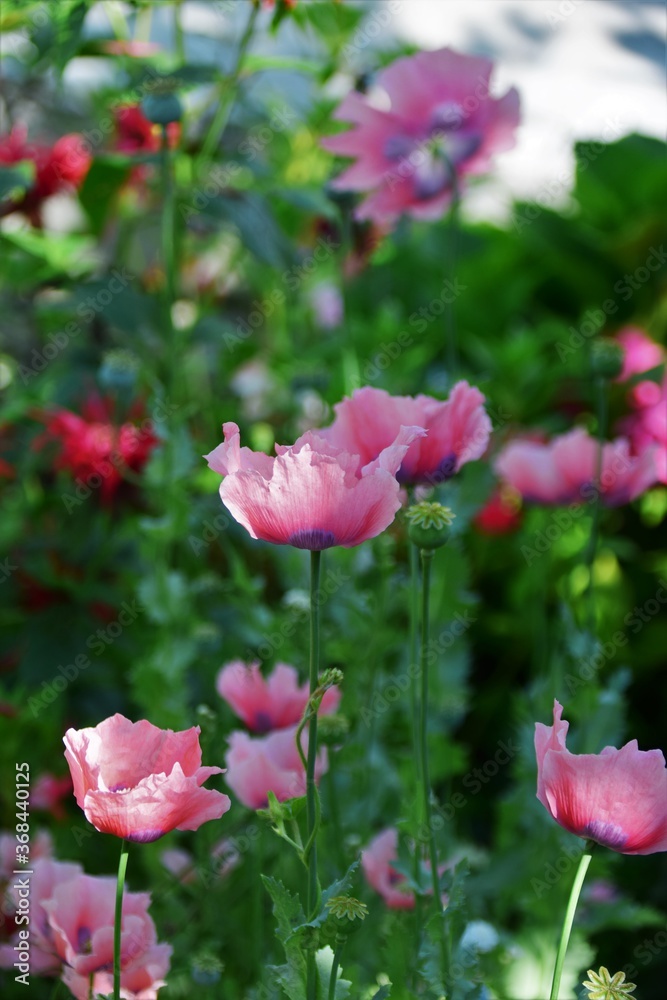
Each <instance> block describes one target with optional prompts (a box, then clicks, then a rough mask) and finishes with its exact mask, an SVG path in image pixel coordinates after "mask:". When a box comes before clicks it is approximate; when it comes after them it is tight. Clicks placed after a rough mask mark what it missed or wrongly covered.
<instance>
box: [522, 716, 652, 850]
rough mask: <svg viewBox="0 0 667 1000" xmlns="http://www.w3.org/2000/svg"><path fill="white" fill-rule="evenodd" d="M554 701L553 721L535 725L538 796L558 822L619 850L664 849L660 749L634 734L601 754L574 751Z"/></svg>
mask: <svg viewBox="0 0 667 1000" xmlns="http://www.w3.org/2000/svg"><path fill="white" fill-rule="evenodd" d="M562 712H563V707H562V705H560V704H559V703H558V702H557V701H554V722H553V726H545V725H543V724H542V723H541V722H538V723H536V725H535V753H536V755H537V797H538V799H539V800H540V802H541V803H542V805H543V806H544V807H545V809H546V810H547V811H548V812H549V813H550V814H551V816H553V818H554V819H555V820H556V822H557V823H560V825H561V826H562V827H564V828H565V829H566V830H569V831H570V833H575V834H576V835H577V836H578V837H583V838H584V839H585V840H594V841H595V842H596V843H598V844H602V845H603V847H608V848H609V849H610V850H612V851H618V853H619V854H655V853H656V852H657V851H667V769H665V758H664V756H663V755H662V752H661V751H660V750H639V749H638V747H637V740H631V741H630V742H629V743H626V744H625V746H624V747H621V749H620V750H617V749H616V748H615V747H605V748H604V750H603V751H602V752H601V753H599V754H593V753H585V754H573V753H570V751H569V750H568V749H567V747H566V746H565V738H566V736H567V731H568V728H569V723H568V722H563V721H562V720H561V715H562Z"/></svg>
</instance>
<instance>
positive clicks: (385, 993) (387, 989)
mask: <svg viewBox="0 0 667 1000" xmlns="http://www.w3.org/2000/svg"><path fill="white" fill-rule="evenodd" d="M391 987H392V984H391V983H385V984H384V986H381V987H380V989H379V990H378V991H377V993H374V994H373V996H372V997H371V1000H387V997H389V996H391Z"/></svg>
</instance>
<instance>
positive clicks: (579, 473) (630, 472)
mask: <svg viewBox="0 0 667 1000" xmlns="http://www.w3.org/2000/svg"><path fill="white" fill-rule="evenodd" d="M597 449H598V444H597V441H596V440H595V438H592V437H590V436H589V435H588V434H587V433H586V431H584V430H582V429H581V428H576V429H575V430H573V431H569V432H568V433H567V434H562V435H561V436H560V437H555V438H553V439H552V440H551V441H550V442H548V443H546V444H541V443H539V442H536V441H524V440H519V439H517V440H514V441H511V442H510V443H509V444H508V445H506V447H505V448H503V450H502V451H501V452H500V454H499V455H498V457H497V458H496V461H495V470H496V472H497V473H498V475H499V476H500V477H501V479H502V480H503V481H504V482H505V483H506V484H507V485H508V486H511V487H512V488H513V489H515V490H516V491H517V493H520V494H521V496H522V497H523V499H524V500H526V501H528V502H532V503H539V504H548V505H554V506H558V505H563V504H571V503H576V504H579V503H584V502H586V503H589V502H591V501H593V500H595V499H596V497H597V494H598V489H597V486H596V471H597ZM655 481H656V467H655V455H654V452H653V450H652V449H648V450H646V451H644V452H643V453H642V454H641V455H638V456H633V455H632V453H631V449H630V443H629V441H628V440H627V439H626V438H617V439H616V440H615V441H610V442H608V443H607V444H605V445H604V446H603V449H602V472H601V476H600V490H599V494H600V500H601V502H602V503H603V504H605V505H606V506H608V507H617V506H619V505H620V504H625V503H629V502H630V501H631V500H634V499H635V497H638V496H639V495H640V494H641V493H643V492H644V491H645V490H647V489H648V488H649V486H652V485H653V483H655Z"/></svg>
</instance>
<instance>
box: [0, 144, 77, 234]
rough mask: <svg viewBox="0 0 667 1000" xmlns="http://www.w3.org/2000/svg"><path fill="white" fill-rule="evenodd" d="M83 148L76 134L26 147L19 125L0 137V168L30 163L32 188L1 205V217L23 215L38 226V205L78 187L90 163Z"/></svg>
mask: <svg viewBox="0 0 667 1000" xmlns="http://www.w3.org/2000/svg"><path fill="white" fill-rule="evenodd" d="M87 145H88V144H87V143H86V140H85V139H84V138H83V136H81V135H78V134H77V133H71V134H69V135H63V136H61V138H60V139H57V140H56V141H55V142H54V144H53V145H52V146H43V145H39V144H36V143H30V142H28V137H27V129H26V128H25V127H24V126H21V125H17V126H16V127H15V128H14V129H12V131H11V132H10V133H9V134H8V135H3V136H0V164H2V165H6V166H9V165H11V164H13V163H20V162H21V161H22V160H31V161H32V162H33V164H34V167H35V178H34V181H33V183H32V185H31V186H30V187H29V188H28V190H27V191H26V192H25V194H23V195H22V196H21V197H20V198H18V199H16V200H14V201H10V202H8V203H7V204H5V205H3V208H2V214H3V215H7V214H9V213H10V212H24V213H25V214H26V215H27V216H28V217H29V219H30V221H31V222H32V223H33V225H36V226H39V225H41V208H42V203H43V202H44V201H45V200H46V199H47V198H50V197H51V196H52V195H54V194H59V193H60V192H61V191H67V190H74V189H76V188H79V187H81V185H82V183H83V181H84V179H85V176H86V174H87V173H88V170H89V168H90V164H91V163H92V158H91V156H90V153H89V152H88V148H87Z"/></svg>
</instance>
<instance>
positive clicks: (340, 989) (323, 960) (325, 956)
mask: <svg viewBox="0 0 667 1000" xmlns="http://www.w3.org/2000/svg"><path fill="white" fill-rule="evenodd" d="M333 957H334V953H333V950H332V949H331V948H330V947H329V945H327V946H326V947H325V948H320V949H319V951H318V952H317V954H316V955H315V963H316V965H317V974H318V976H319V977H320V988H321V995H322V996H328V995H329V980H330V979H331V966H332V965H333ZM341 977H342V969H340V968H339V969H338V975H337V977H336V989H335V991H334V997H335V1000H345V998H346V997H348V996H349V995H350V987H351V986H352V983H351V982H350V981H349V980H348V979H342V978H341Z"/></svg>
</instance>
